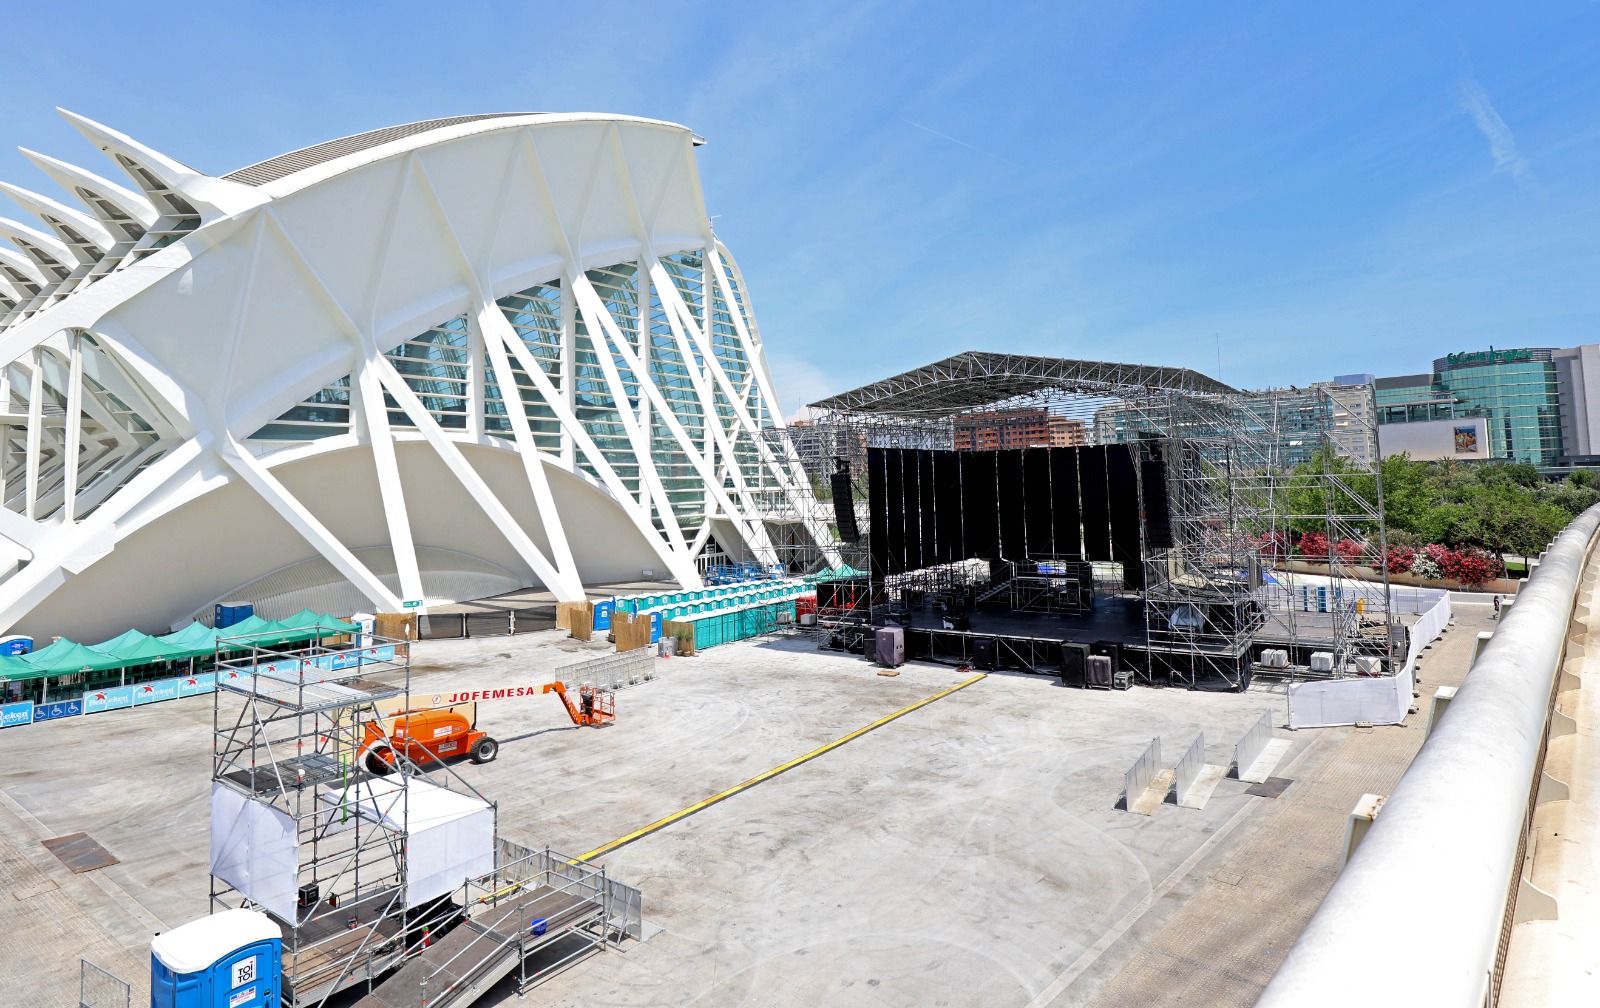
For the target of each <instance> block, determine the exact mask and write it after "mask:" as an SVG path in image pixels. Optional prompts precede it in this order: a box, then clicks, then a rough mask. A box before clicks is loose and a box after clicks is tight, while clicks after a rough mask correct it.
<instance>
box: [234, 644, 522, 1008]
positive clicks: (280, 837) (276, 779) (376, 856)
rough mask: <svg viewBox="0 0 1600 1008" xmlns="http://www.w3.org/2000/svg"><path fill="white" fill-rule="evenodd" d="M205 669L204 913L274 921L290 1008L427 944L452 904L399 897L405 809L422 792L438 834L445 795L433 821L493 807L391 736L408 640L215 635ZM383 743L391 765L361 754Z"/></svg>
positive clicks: (409, 813)
mask: <svg viewBox="0 0 1600 1008" xmlns="http://www.w3.org/2000/svg"><path fill="white" fill-rule="evenodd" d="M216 676H217V689H216V692H215V695H214V699H213V708H212V738H213V746H212V874H211V908H212V910H213V911H217V910H223V909H227V908H230V907H237V906H249V907H253V908H256V909H260V910H263V911H265V912H267V913H268V914H270V915H271V916H272V917H273V919H274V920H276V921H277V923H278V924H279V925H280V926H281V927H282V928H283V933H284V938H283V978H284V1003H285V1004H286V1005H290V1006H291V1008H306V1006H320V1005H323V1004H325V1003H327V1001H328V999H329V998H330V997H331V996H332V995H333V994H335V993H337V992H339V991H341V990H347V989H349V988H351V987H356V986H363V987H365V988H366V989H368V990H369V991H370V989H371V986H372V985H373V983H374V982H375V981H376V980H377V979H378V978H380V977H381V976H383V975H384V974H385V973H386V972H387V971H389V970H391V969H393V968H394V967H396V966H398V965H400V964H401V963H402V962H403V961H404V960H405V959H406V957H407V955H408V953H411V954H414V953H415V951H416V949H417V948H418V947H419V946H420V945H425V944H426V935H425V934H424V932H427V931H429V930H431V932H432V934H433V936H434V937H435V938H437V936H438V935H439V934H440V933H441V932H442V931H443V930H446V929H448V928H449V927H450V926H452V925H453V924H454V923H455V922H456V920H457V919H458V915H459V908H458V907H456V906H455V904H454V903H453V902H451V900H450V898H449V897H448V896H441V897H439V898H437V899H430V900H428V901H427V902H426V903H423V904H420V905H418V904H417V903H416V902H415V901H409V902H410V903H411V905H408V895H409V894H414V891H415V889H416V887H417V886H418V876H419V875H420V873H421V872H422V871H423V870H424V869H423V867H422V865H421V863H418V864H417V865H416V866H413V865H412V862H414V861H416V858H417V856H418V855H417V854H416V853H415V852H414V851H413V850H412V847H413V844H412V843H410V842H409V841H410V840H411V838H412V834H413V832H414V830H420V829H423V828H425V827H424V826H423V825H422V823H421V822H420V820H419V821H418V822H413V813H414V812H415V813H417V814H418V815H421V814H422V812H421V811H420V807H414V806H417V803H418V802H420V801H423V800H424V799H426V800H427V807H428V809H429V813H428V819H429V821H428V823H427V824H426V828H429V829H436V828H437V827H438V823H439V821H440V819H441V813H440V812H439V811H438V810H439V808H440V801H439V799H440V798H441V797H443V798H444V802H445V803H446V804H447V805H449V806H450V807H449V808H448V809H447V810H446V812H445V813H444V814H443V817H444V818H448V817H450V816H461V815H467V816H470V815H487V816H489V817H490V821H491V822H492V817H493V816H494V814H495V812H494V805H493V804H492V803H490V802H488V801H487V800H486V799H484V798H483V796H482V795H480V794H479V793H478V792H477V791H476V790H475V789H474V788H472V786H471V785H470V784H468V783H466V781H464V780H462V779H461V777H459V776H458V775H457V774H455V773H454V771H452V770H450V769H449V768H448V767H446V766H445V765H443V764H441V763H438V762H433V763H431V764H430V765H429V766H428V767H426V768H423V767H420V766H418V765H417V764H415V763H413V762H412V761H411V760H410V759H408V758H407V757H406V748H405V745H404V743H403V741H398V742H397V741H396V740H395V739H391V737H390V732H391V731H393V730H395V726H396V724H397V722H398V723H400V724H406V723H408V722H405V721H401V719H405V718H408V717H409V715H410V714H411V700H410V688H411V660H410V645H409V644H408V643H407V642H406V641H400V640H390V639H386V638H381V637H375V636H373V635H370V634H368V635H364V636H362V637H360V638H359V639H354V640H353V639H352V638H351V637H348V636H331V637H329V638H326V639H319V640H317V641H315V642H314V643H310V644H306V645H302V646H295V647H293V648H281V647H280V648H271V647H265V646H261V644H260V643H259V642H258V641H257V640H254V639H252V638H250V637H238V638H220V639H219V640H218V642H217V653H216ZM419 709H420V708H419ZM369 726H370V728H369ZM382 748H387V749H388V750H389V752H390V753H391V759H392V764H393V766H392V767H391V768H387V769H386V768H384V767H383V766H382V764H381V762H380V761H376V760H373V759H370V758H369V754H370V753H371V752H372V751H373V750H374V749H382ZM375 769H377V770H383V771H384V772H382V773H374V772H373V771H374V770H375ZM412 782H418V786H416V787H412V786H411V784H412ZM445 791H448V792H450V793H451V794H453V795H454V797H450V796H447V795H445V794H444V792H445ZM424 792H426V793H424ZM480 832H481V830H480ZM436 835H437V834H436ZM491 838H492V828H491ZM437 842H438V841H432V840H431V841H430V843H432V844H435V845H436V844H437ZM491 842H492V839H491ZM430 865H431V862H430ZM413 867H415V868H416V871H415V872H413Z"/></svg>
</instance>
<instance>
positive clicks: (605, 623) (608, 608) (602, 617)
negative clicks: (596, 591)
mask: <svg viewBox="0 0 1600 1008" xmlns="http://www.w3.org/2000/svg"><path fill="white" fill-rule="evenodd" d="M616 611H617V603H616V602H615V601H614V600H613V599H606V600H605V601H604V602H596V603H595V604H594V628H595V629H596V630H610V629H611V617H612V615H613V614H615V613H616Z"/></svg>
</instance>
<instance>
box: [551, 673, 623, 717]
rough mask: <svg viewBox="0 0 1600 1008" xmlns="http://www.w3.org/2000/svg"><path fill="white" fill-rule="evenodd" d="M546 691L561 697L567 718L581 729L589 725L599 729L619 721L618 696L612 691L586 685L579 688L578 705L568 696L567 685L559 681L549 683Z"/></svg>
mask: <svg viewBox="0 0 1600 1008" xmlns="http://www.w3.org/2000/svg"><path fill="white" fill-rule="evenodd" d="M544 691H545V692H546V693H554V694H556V695H557V696H559V697H561V704H562V706H564V707H566V709H567V716H568V717H570V718H571V719H572V723H573V724H575V725H578V726H580V727H581V726H584V725H588V726H589V727H593V728H598V727H600V726H601V725H608V724H610V723H611V722H613V721H615V720H616V719H617V695H616V694H615V693H613V692H611V691H610V690H597V689H595V688H594V687H593V686H590V685H589V684H588V683H584V684H583V685H582V686H579V687H578V702H577V703H573V702H572V697H570V696H568V695H567V684H566V683H564V682H561V681H559V680H557V681H556V682H553V683H547V684H546V685H545V688H544Z"/></svg>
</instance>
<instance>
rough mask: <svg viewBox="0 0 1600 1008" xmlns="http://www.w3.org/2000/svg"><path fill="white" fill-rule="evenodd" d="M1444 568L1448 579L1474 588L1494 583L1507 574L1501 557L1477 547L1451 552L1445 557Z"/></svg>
mask: <svg viewBox="0 0 1600 1008" xmlns="http://www.w3.org/2000/svg"><path fill="white" fill-rule="evenodd" d="M1443 567H1444V572H1445V576H1446V577H1451V578H1454V579H1455V580H1457V581H1460V582H1461V583H1462V584H1464V585H1471V586H1472V587H1477V586H1478V585H1481V584H1483V583H1484V582H1486V581H1492V580H1493V579H1495V578H1497V577H1499V576H1500V575H1501V574H1503V573H1505V565H1504V564H1502V563H1501V562H1500V557H1499V556H1497V555H1496V554H1493V553H1490V552H1489V551H1488V550H1485V549H1480V548H1478V547H1476V546H1469V547H1467V548H1466V549H1460V550H1452V551H1450V552H1449V553H1448V554H1447V555H1446V557H1445V562H1444V564H1443Z"/></svg>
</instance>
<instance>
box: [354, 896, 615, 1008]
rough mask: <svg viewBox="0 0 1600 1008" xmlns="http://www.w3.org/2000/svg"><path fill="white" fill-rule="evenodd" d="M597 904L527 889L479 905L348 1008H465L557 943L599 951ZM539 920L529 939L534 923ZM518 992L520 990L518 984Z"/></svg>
mask: <svg viewBox="0 0 1600 1008" xmlns="http://www.w3.org/2000/svg"><path fill="white" fill-rule="evenodd" d="M604 916H605V907H604V904H603V903H602V902H601V901H600V900H597V899H595V898H594V897H592V896H587V895H583V894H579V893H570V892H561V891H558V890H556V889H553V888H551V887H549V886H534V887H531V888H529V889H526V890H524V891H523V892H521V893H519V894H517V895H516V896H514V897H513V898H511V899H508V900H502V901H500V902H498V903H494V904H486V905H483V906H482V907H480V908H478V909H477V912H476V913H475V914H474V915H473V916H471V917H469V918H468V919H467V920H466V921H465V922H463V923H462V924H460V925H459V926H457V927H456V928H455V929H454V930H452V931H451V932H449V933H448V934H446V935H445V936H444V937H443V938H441V939H439V940H438V941H436V942H433V943H431V944H430V945H429V946H428V947H427V948H424V949H423V950H422V951H421V952H419V953H418V954H417V955H416V956H414V957H413V958H412V959H411V960H410V961H409V962H407V963H406V964H405V965H404V966H403V967H401V968H400V969H399V970H398V971H396V972H395V973H394V974H393V975H392V976H390V977H389V978H388V979H386V980H384V981H383V982H382V983H380V984H379V985H378V986H377V987H375V988H374V989H373V991H372V992H371V993H370V994H368V995H367V996H366V997H364V998H362V999H361V1000H360V1001H358V1002H356V1005H355V1008H466V1006H467V1005H471V1004H472V1003H474V1002H475V1001H477V1000H478V999H479V998H481V997H482V996H483V995H485V994H487V993H488V992H489V991H490V990H492V989H493V988H494V986H495V985H496V984H498V983H499V982H500V981H501V980H503V979H505V978H506V976H508V975H509V974H510V973H511V972H512V971H514V970H515V969H517V967H518V966H519V965H522V964H524V963H526V961H527V960H528V959H529V958H530V957H532V956H534V955H535V954H536V953H538V952H539V951H540V950H542V949H545V948H547V947H548V946H550V945H553V944H555V943H556V942H558V941H560V940H562V939H564V938H567V937H569V936H573V935H578V936H580V937H583V938H584V939H585V946H586V947H585V949H584V951H587V950H588V948H590V947H592V948H599V946H600V945H601V944H602V943H603V941H604V938H603V935H602V934H600V933H597V934H592V935H591V934H587V933H586V931H585V929H587V928H590V927H596V928H600V927H601V926H603V924H604ZM536 920H539V921H543V922H544V925H543V931H544V933H543V934H540V935H535V934H534V933H533V930H532V925H533V922H534V921H536ZM518 986H519V988H520V987H521V986H522V984H519V985H518Z"/></svg>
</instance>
